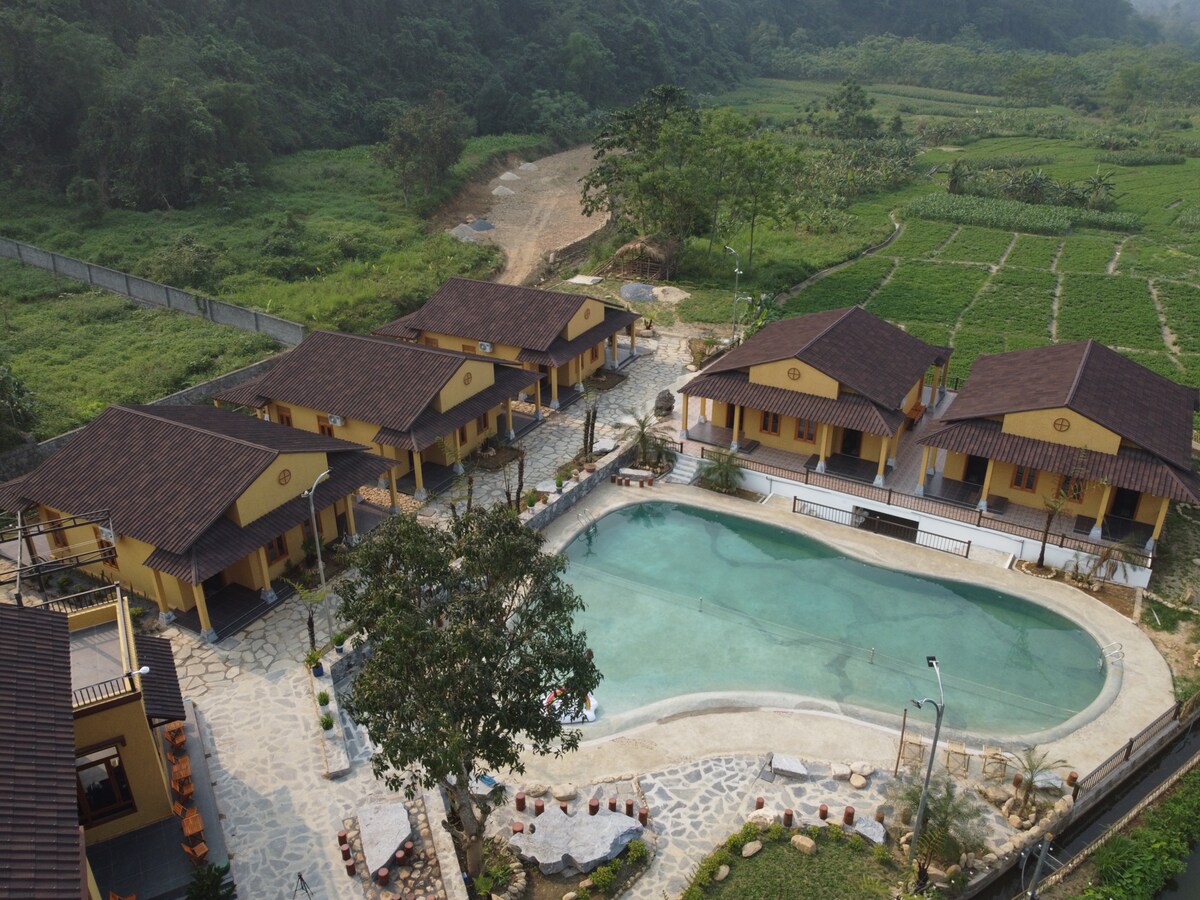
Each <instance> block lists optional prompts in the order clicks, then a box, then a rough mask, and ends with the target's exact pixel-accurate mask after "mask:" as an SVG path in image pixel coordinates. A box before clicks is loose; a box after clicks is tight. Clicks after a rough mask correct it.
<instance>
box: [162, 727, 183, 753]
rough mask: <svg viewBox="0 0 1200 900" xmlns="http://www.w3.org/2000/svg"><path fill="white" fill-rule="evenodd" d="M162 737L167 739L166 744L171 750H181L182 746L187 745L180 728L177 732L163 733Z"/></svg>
mask: <svg viewBox="0 0 1200 900" xmlns="http://www.w3.org/2000/svg"><path fill="white" fill-rule="evenodd" d="M163 737H165V738H166V739H167V743H168V744H169V745H170V746H171V749H173V750H182V749H183V745H184V744H186V743H187V735H186V734H184V733H183V729H182V728H180V729H179V730H178V731H170V730H168V731H165V732H163Z"/></svg>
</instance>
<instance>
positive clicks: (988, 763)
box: [981, 746, 1008, 781]
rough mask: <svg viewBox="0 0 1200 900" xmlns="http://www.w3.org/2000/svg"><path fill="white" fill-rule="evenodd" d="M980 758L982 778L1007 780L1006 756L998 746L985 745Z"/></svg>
mask: <svg viewBox="0 0 1200 900" xmlns="http://www.w3.org/2000/svg"><path fill="white" fill-rule="evenodd" d="M981 759H982V762H983V777H984V778H992V779H995V780H996V781H1007V780H1008V757H1006V756H1005V755H1004V754H1003V753H1002V752H1001V751H1000V749H999V748H998V747H987V746H985V747H984V748H983V754H982V756H981Z"/></svg>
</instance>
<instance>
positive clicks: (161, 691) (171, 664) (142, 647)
mask: <svg viewBox="0 0 1200 900" xmlns="http://www.w3.org/2000/svg"><path fill="white" fill-rule="evenodd" d="M133 646H134V650H135V651H136V652H137V661H138V665H139V666H149V667H150V671H149V672H147V673H146V674H145V675H143V676H141V679H142V702H143V703H144V705H145V707H146V717H147V718H148V719H150V720H151V722H152V723H153V724H155V725H158V724H162V723H164V722H176V721H179V720H180V719H183V718H184V717H185V716H186V715H187V713H186V711H185V710H184V708H183V693H182V692H181V691H180V689H179V674H178V672H176V670H175V654H174V653H172V652H171V642H170V641H168V640H166V639H165V638H156V637H151V636H150V635H148V634H135V635H134V636H133Z"/></svg>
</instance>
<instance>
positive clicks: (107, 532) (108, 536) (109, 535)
mask: <svg viewBox="0 0 1200 900" xmlns="http://www.w3.org/2000/svg"><path fill="white" fill-rule="evenodd" d="M98 530H99V532H100V540H102V541H108V543H110V544H115V543H116V542H117V535H116V532H114V531H113V530H112V529H111V528H105V527H104V526H103V525H101V526H100V527H99V529H98Z"/></svg>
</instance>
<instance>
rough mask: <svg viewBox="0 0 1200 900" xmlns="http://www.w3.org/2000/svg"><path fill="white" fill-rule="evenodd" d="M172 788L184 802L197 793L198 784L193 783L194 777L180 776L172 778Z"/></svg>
mask: <svg viewBox="0 0 1200 900" xmlns="http://www.w3.org/2000/svg"><path fill="white" fill-rule="evenodd" d="M171 790H173V791H174V792H175V795H176V796H177V797H178V798H179V799H180V800H183V801H184V802H186V801H188V800H191V799H192V797H194V796H195V794H196V786H195V785H194V784H192V779H191V778H188V779H185V780H180V779H178V778H172V779H171Z"/></svg>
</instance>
